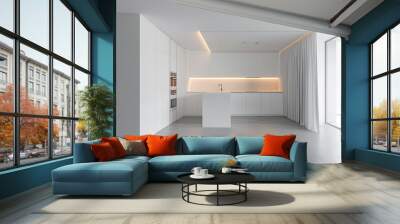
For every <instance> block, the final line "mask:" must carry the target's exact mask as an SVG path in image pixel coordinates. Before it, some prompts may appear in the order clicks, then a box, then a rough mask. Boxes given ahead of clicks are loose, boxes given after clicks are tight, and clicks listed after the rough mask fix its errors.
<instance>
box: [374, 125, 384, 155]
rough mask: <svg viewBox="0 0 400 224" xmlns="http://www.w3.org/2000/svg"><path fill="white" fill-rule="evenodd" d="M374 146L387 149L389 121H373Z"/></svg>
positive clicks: (378, 148)
mask: <svg viewBox="0 0 400 224" xmlns="http://www.w3.org/2000/svg"><path fill="white" fill-rule="evenodd" d="M372 147H373V149H377V150H382V151H387V121H373V122H372Z"/></svg>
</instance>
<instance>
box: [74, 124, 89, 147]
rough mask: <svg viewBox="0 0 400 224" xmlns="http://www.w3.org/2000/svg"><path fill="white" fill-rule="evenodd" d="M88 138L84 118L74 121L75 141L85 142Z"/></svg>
mask: <svg viewBox="0 0 400 224" xmlns="http://www.w3.org/2000/svg"><path fill="white" fill-rule="evenodd" d="M88 139H89V138H88V129H87V125H86V122H85V121H84V120H79V121H76V122H75V143H77V142H85V141H87V140H88Z"/></svg>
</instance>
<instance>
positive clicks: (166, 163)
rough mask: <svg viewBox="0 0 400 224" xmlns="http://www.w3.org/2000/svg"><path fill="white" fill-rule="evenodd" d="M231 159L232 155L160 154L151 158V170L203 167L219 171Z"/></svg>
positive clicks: (165, 170) (177, 170)
mask: <svg viewBox="0 0 400 224" xmlns="http://www.w3.org/2000/svg"><path fill="white" fill-rule="evenodd" d="M230 159H235V158H234V157H233V156H231V155H222V154H221V155H217V154H212V155H174V156H158V157H154V158H152V159H150V160H149V170H150V171H151V172H156V171H162V172H190V171H191V170H192V168H193V167H197V166H199V167H203V168H205V169H209V170H210V171H214V172H215V171H219V170H220V169H221V168H222V167H223V166H224V165H225V164H226V163H227V161H228V160H230Z"/></svg>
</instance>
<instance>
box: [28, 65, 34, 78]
mask: <svg viewBox="0 0 400 224" xmlns="http://www.w3.org/2000/svg"><path fill="white" fill-rule="evenodd" d="M28 73H29V79H31V80H33V67H32V66H29V71H28Z"/></svg>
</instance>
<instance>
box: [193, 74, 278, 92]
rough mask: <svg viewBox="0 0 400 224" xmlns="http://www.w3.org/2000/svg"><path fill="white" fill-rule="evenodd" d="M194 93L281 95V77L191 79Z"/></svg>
mask: <svg viewBox="0 0 400 224" xmlns="http://www.w3.org/2000/svg"><path fill="white" fill-rule="evenodd" d="M188 92H193V93H218V92H224V93H281V92H282V87H281V79H280V78H279V77H190V78H189V81H188Z"/></svg>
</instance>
